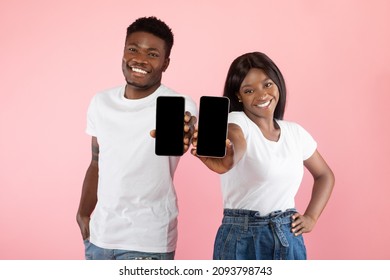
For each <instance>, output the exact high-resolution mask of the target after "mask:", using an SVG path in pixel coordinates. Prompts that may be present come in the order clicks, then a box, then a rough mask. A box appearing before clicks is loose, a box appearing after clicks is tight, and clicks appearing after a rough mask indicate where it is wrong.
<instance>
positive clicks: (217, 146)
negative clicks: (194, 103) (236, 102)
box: [196, 96, 230, 157]
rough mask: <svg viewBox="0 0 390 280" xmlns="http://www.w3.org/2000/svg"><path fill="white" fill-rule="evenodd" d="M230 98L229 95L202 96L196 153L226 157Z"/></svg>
mask: <svg viewBox="0 0 390 280" xmlns="http://www.w3.org/2000/svg"><path fill="white" fill-rule="evenodd" d="M229 106H230V100H229V98H227V97H219V96H202V97H201V98H200V103H199V121H198V143H197V148H196V153H197V155H198V156H205V157H224V156H225V154H226V137H227V128H228V115H229Z"/></svg>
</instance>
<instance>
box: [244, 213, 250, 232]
mask: <svg viewBox="0 0 390 280" xmlns="http://www.w3.org/2000/svg"><path fill="white" fill-rule="evenodd" d="M248 228H249V216H248V215H245V218H244V232H247V231H248Z"/></svg>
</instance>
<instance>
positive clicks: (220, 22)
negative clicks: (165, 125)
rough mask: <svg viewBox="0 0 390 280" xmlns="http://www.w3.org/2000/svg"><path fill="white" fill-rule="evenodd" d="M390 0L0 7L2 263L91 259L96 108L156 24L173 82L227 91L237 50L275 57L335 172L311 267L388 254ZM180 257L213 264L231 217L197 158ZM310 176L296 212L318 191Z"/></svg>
mask: <svg viewBox="0 0 390 280" xmlns="http://www.w3.org/2000/svg"><path fill="white" fill-rule="evenodd" d="M389 12H390V2H389V1H387V0H383V1H380V0H373V1H363V0H362V1H354V0H347V1H339V0H332V1H330V0H328V1H310V0H301V1H263V0H252V1H210V0H207V1H206V0H196V1H182V0H177V1H174V0H171V1H152V2H150V1H137V2H136V3H135V2H134V1H133V2H132V1H112V0H111V1H89V2H88V1H72V0H66V1H65V0H60V1H49V0H35V1H22V0H15V1H7V0H2V1H1V2H0V40H1V45H0V49H1V51H0V62H1V78H0V79H1V82H0V97H1V103H0V104H1V105H0V108H1V110H0V135H1V137H0V259H82V258H83V245H82V242H81V235H80V233H79V229H78V227H77V224H76V221H75V214H76V210H77V207H78V202H79V197H80V190H81V184H82V181H83V178H84V174H85V171H86V168H87V165H88V164H89V161H90V157H91V155H90V137H89V136H87V135H86V134H85V132H84V129H85V125H86V110H87V106H88V103H89V101H90V99H91V97H92V96H93V95H94V94H95V93H96V92H97V91H99V90H102V89H106V88H109V87H112V86H115V85H119V84H123V82H124V79H123V76H122V73H121V66H120V63H121V56H122V48H123V43H124V39H125V29H126V27H127V26H128V24H130V23H131V22H132V21H133V20H135V19H136V18H138V17H141V16H150V15H155V16H157V17H159V18H161V19H163V20H164V21H166V22H167V23H168V24H169V25H170V26H171V28H172V29H173V32H174V34H175V40H176V41H175V45H174V47H173V51H172V56H171V64H170V67H169V68H168V71H167V72H166V73H165V75H164V78H163V82H164V84H166V85H168V86H170V87H172V88H174V89H176V90H178V91H180V92H183V93H186V94H189V95H191V96H192V97H193V98H194V99H195V100H196V101H197V102H198V100H199V97H200V96H201V95H220V94H221V92H222V87H223V82H224V79H225V75H226V72H227V68H228V66H229V64H230V63H231V61H232V60H233V59H234V58H235V57H237V56H238V55H240V54H242V53H244V52H249V51H255V50H258V51H262V52H265V53H267V54H268V55H269V56H270V57H271V58H272V59H274V61H275V62H276V63H277V64H278V65H279V66H280V68H281V70H282V72H283V73H284V75H285V78H286V81H287V87H288V103H287V113H286V119H287V120H292V121H296V122H298V123H300V124H301V125H303V126H304V127H305V128H306V129H307V130H308V131H310V132H311V134H312V135H313V136H314V137H315V138H316V139H317V141H318V144H319V150H320V152H322V154H323V156H324V157H325V158H326V159H327V161H328V163H329V165H330V166H331V167H332V169H333V170H334V172H335V175H336V186H335V189H334V193H333V196H332V198H331V200H330V202H329V204H328V206H327V208H326V209H325V212H324V213H323V215H322V216H321V218H320V220H319V222H318V224H317V226H316V228H315V230H314V231H313V232H312V233H310V234H307V235H306V244H307V249H308V256H309V258H310V259H336V260H337V259H390V239H389V231H390V218H389V214H388V213H387V211H388V208H389V207H388V205H389V198H390V188H389V185H390V184H389V172H390V168H389V167H390V163H389V156H390V148H389V143H390V130H389V124H388V121H389V118H390V113H389V112H390V110H389V108H388V106H389V103H390V85H389V78H390V66H389V65H390V51H389V50H390V32H389V27H390V17H389ZM175 180H176V184H177V193H178V197H179V206H180V220H179V224H180V225H179V242H178V248H177V254H176V257H177V259H210V258H211V254H212V246H213V241H214V236H215V232H216V230H217V227H218V226H219V223H220V220H221V217H222V206H221V194H220V187H219V178H218V176H217V175H216V174H213V173H211V172H210V171H209V170H208V169H206V167H204V166H203V165H202V164H201V163H200V161H199V160H198V159H196V158H194V157H192V156H191V155H190V154H186V155H185V156H184V157H183V159H182V162H181V165H180V166H179V169H178V171H177V173H176V178H175ZM311 182H312V180H311V178H310V175H309V174H306V176H305V178H304V182H303V184H302V187H301V190H300V193H299V195H298V197H297V207H298V209H299V210H301V211H303V210H304V207H305V205H306V203H307V201H308V198H309V196H310V190H311Z"/></svg>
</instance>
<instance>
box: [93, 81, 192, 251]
mask: <svg viewBox="0 0 390 280" xmlns="http://www.w3.org/2000/svg"><path fill="white" fill-rule="evenodd" d="M124 92H125V86H121V87H117V88H113V89H110V90H107V91H104V92H101V93H98V94H97V95H95V96H94V97H93V99H92V101H91V103H90V106H89V109H88V116H87V129H86V132H87V134H89V135H91V136H96V137H97V140H98V143H99V148H100V152H99V182H98V202H97V205H96V208H95V210H94V212H93V215H92V218H91V223H90V241H91V242H92V243H93V244H95V245H97V246H99V247H103V248H106V249H123V250H132V251H142V252H156V253H166V252H172V251H174V250H175V249H176V241H177V215H178V209H177V201H176V200H177V198H176V193H175V189H174V185H173V175H174V172H175V170H176V167H177V164H178V162H179V159H180V157H168V156H157V155H155V147H154V145H155V140H154V139H153V138H152V137H151V136H150V134H149V133H150V131H151V130H153V129H155V121H156V120H155V119H156V98H157V97H158V96H161V95H164V96H167V95H177V93H175V92H174V91H173V90H171V89H169V88H167V87H165V86H164V85H161V86H160V87H159V88H158V89H157V90H156V91H155V92H154V93H153V94H151V95H149V96H147V97H145V98H142V99H126V98H125V97H124ZM181 96H184V97H185V106H186V111H189V112H191V114H193V115H195V116H196V115H197V107H196V104H195V103H194V101H193V100H192V99H191V98H189V97H188V96H185V95H181ZM183 117H184V116H183Z"/></svg>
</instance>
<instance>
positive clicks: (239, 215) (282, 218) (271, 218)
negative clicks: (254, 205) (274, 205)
mask: <svg viewBox="0 0 390 280" xmlns="http://www.w3.org/2000/svg"><path fill="white" fill-rule="evenodd" d="M296 212H297V210H296V209H295V208H291V209H287V210H286V211H280V210H279V211H274V212H271V213H270V214H268V215H266V216H261V215H260V212H258V211H253V210H245V209H224V211H223V214H224V216H223V220H222V223H223V224H235V225H240V226H242V227H243V230H244V231H247V230H248V228H249V227H250V226H266V225H269V226H271V228H272V230H273V231H274V233H275V234H276V236H277V237H278V239H279V241H280V243H281V244H282V246H284V247H288V246H289V244H288V241H287V238H286V236H285V234H284V232H283V230H282V229H281V225H283V224H290V223H291V216H292V215H293V214H294V213H296Z"/></svg>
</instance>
